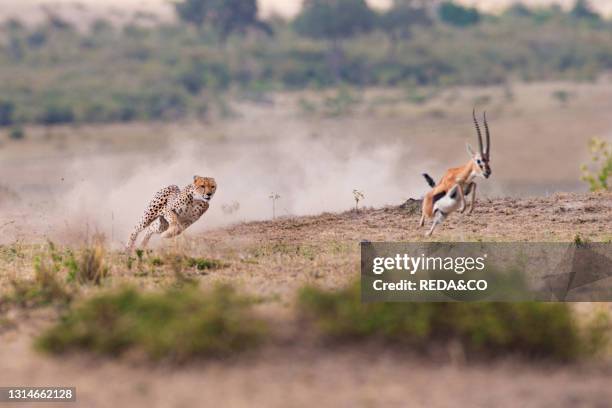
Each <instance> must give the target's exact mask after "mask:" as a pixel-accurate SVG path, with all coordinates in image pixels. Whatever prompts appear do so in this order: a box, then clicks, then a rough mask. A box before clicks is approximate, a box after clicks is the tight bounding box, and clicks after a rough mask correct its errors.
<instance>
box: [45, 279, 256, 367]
mask: <svg viewBox="0 0 612 408" xmlns="http://www.w3.org/2000/svg"><path fill="white" fill-rule="evenodd" d="M252 305H253V300H252V299H250V298H248V297H244V296H241V295H239V294H237V293H236V292H235V291H234V290H233V289H232V288H231V287H229V286H217V287H215V288H214V289H211V290H208V291H206V292H202V291H201V290H199V289H197V288H196V287H194V286H183V287H181V288H179V289H171V290H168V291H166V292H160V293H145V292H139V291H137V290H135V289H132V288H124V289H120V290H116V291H113V292H108V293H106V294H101V295H97V296H95V297H93V298H90V299H88V300H85V301H84V302H83V303H81V304H80V305H79V306H77V307H75V308H73V309H71V310H69V312H68V313H67V314H66V315H65V316H63V318H62V319H61V321H60V322H59V323H57V324H56V325H55V326H53V327H52V328H50V329H49V330H48V331H47V332H45V333H44V334H43V335H42V336H41V337H40V338H38V340H37V342H36V345H37V347H38V348H39V349H41V350H43V351H47V352H53V353H63V352H68V351H71V350H85V351H90V352H94V353H99V354H105V355H111V356H119V355H121V354H123V353H124V352H126V351H128V350H132V351H141V352H144V353H145V354H146V355H147V356H148V357H149V358H151V359H169V360H173V361H176V362H185V361H187V360H190V359H192V358H197V357H217V356H225V355H230V354H233V353H236V352H239V351H244V350H248V349H251V348H253V347H256V346H257V345H259V344H260V343H261V341H262V340H263V336H264V334H265V332H266V325H265V324H264V322H263V321H262V320H260V319H258V318H256V317H255V316H254V314H253V312H252V310H251V307H252Z"/></svg>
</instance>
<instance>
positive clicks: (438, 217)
mask: <svg viewBox="0 0 612 408" xmlns="http://www.w3.org/2000/svg"><path fill="white" fill-rule="evenodd" d="M445 218H446V216H445V215H444V214H443V213H442V212H441V211H436V213H435V214H434V218H433V222H432V223H431V228H430V229H429V231H427V233H426V234H425V236H427V237H430V236H431V234H433V232H434V230H435V229H436V227H437V226H438V225H439V224H442V222H444V219H445Z"/></svg>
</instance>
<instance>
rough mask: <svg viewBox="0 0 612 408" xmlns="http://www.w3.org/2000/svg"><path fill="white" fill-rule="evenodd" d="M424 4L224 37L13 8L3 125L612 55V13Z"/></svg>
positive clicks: (569, 64) (165, 116) (583, 70)
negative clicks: (449, 15)
mask: <svg viewBox="0 0 612 408" xmlns="http://www.w3.org/2000/svg"><path fill="white" fill-rule="evenodd" d="M194 1H195V0H194ZM198 1H199V0H198ZM219 1H220V3H216V0H206V1H205V2H204V3H205V5H206V7H221V6H223V7H229V9H231V8H232V7H240V8H241V7H244V10H243V11H240V12H239V13H237V14H235V15H236V16H239V15H243V17H242V18H241V21H242V20H244V21H247V20H248V21H251V22H253V20H252V19H251V20H249V18H247V17H245V16H247V15H251V16H252V8H253V5H252V3H251V2H249V1H247V2H235V3H234V2H233V0H232V1H230V0H223V1H222V0H219ZM179 4H187V3H186V2H183V3H179ZM420 4H422V2H421V1H418V0H397V1H396V2H394V6H393V8H392V9H391V10H390V11H388V12H386V13H384V14H383V15H381V16H378V15H377V14H376V13H374V12H373V11H372V10H370V9H369V8H368V6H367V4H366V3H365V2H364V1H363V0H333V1H323V0H312V1H308V2H307V7H306V8H305V9H304V12H303V13H301V14H300V15H299V16H298V17H297V18H296V20H295V21H294V23H293V24H289V23H286V22H283V21H280V20H276V21H275V22H274V28H275V30H276V32H277V34H278V35H276V36H274V37H270V38H263V37H261V36H250V37H248V38H240V37H236V38H233V39H232V42H231V44H228V45H227V46H225V47H220V46H219V45H218V44H217V43H218V41H219V39H220V37H221V35H222V31H223V30H221V29H220V28H219V27H217V28H215V27H214V26H213V25H211V24H212V22H211V23H210V24H209V23H208V21H206V22H205V23H203V27H202V29H200V30H193V29H191V27H188V26H187V24H180V23H177V24H167V23H163V24H162V23H159V24H158V25H154V24H152V25H147V26H145V25H139V24H138V21H137V20H135V21H133V22H130V23H129V24H126V25H125V26H124V27H123V28H122V29H118V28H116V27H113V26H112V25H111V24H110V23H109V22H107V21H104V20H99V21H96V22H94V23H92V26H91V27H90V29H89V30H84V31H78V30H72V29H63V28H58V27H56V26H54V25H53V24H51V23H50V22H48V21H46V22H44V23H42V24H39V25H36V26H25V25H23V24H21V23H19V22H18V21H12V22H7V23H5V24H4V33H5V42H4V47H2V49H0V95H1V101H0V126H15V125H26V124H31V123H35V124H42V125H47V126H53V125H64V124H72V123H108V122H129V121H151V120H177V119H183V118H198V119H199V118H202V117H205V116H206V115H210V114H211V113H212V114H215V113H219V114H220V115H228V114H231V111H232V110H231V104H230V103H228V101H231V100H232V99H231V98H232V97H235V96H236V95H244V94H245V93H247V94H251V93H252V91H253V90H255V89H258V90H262V89H263V90H266V92H269V91H272V90H283V89H301V88H305V87H312V88H321V87H329V86H338V85H344V84H347V85H350V86H354V87H360V86H399V87H402V88H411V87H415V86H418V85H427V86H428V87H436V86H451V85H491V84H502V83H505V82H507V81H508V80H509V79H512V80H514V79H522V80H526V81H535V80H594V79H596V78H597V77H598V76H599V75H600V74H601V73H604V72H608V71H609V70H610V69H612V42H610V41H609V39H610V33H611V32H612V26H611V25H609V24H607V23H605V22H604V21H603V20H600V21H599V22H598V23H597V24H593V23H592V20H589V19H585V18H575V17H572V16H571V15H570V14H569V13H568V12H565V11H563V10H562V9H560V8H558V7H545V8H537V9H526V8H520V9H519V8H515V10H518V11H515V15H514V16H512V15H510V14H508V13H506V14H504V15H502V16H501V17H495V18H493V17H490V18H483V19H481V21H480V24H479V25H478V27H473V28H468V29H465V28H463V27H461V28H455V27H453V26H448V25H441V24H429V23H430V22H429V19H428V17H427V13H425V11H424V9H423V8H422V7H421V6H419V5H420ZM194 7H195V6H194ZM229 9H228V10H229ZM219 10H221V9H219ZM241 10H242V9H241ZM466 10H468V9H466ZM521 10H522V11H521ZM241 13H242V14H241ZM516 15H521V16H523V17H521V18H517V17H516ZM227 24H230V25H229V26H228V27H230V28H228V29H229V30H234V28H232V27H234V26H232V24H234V23H227ZM253 24H259V22H258V21H255V22H253ZM243 27H244V26H243ZM247 27H250V26H248V25H247ZM417 27H418V28H417ZM296 29H297V32H296ZM219 30H221V31H219ZM236 30H237V31H240V29H238V28H236V29H235V30H234V31H232V32H236ZM300 34H302V35H303V36H300ZM304 37H307V38H304ZM226 92H227V93H230V94H231V96H230V97H228V96H227V95H224V93H226ZM258 92H259V91H258ZM259 94H260V97H258V100H260V101H265V100H266V98H265V95H264V94H265V92H259Z"/></svg>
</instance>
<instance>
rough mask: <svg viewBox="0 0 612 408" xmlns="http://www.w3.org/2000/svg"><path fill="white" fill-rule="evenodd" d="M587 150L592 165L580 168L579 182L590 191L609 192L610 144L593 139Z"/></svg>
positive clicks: (611, 163)
mask: <svg viewBox="0 0 612 408" xmlns="http://www.w3.org/2000/svg"><path fill="white" fill-rule="evenodd" d="M589 150H590V152H591V155H592V156H591V160H592V162H593V164H592V165H591V166H588V165H586V164H583V165H582V166H581V168H580V169H581V170H582V177H581V180H582V181H585V182H587V183H588V184H589V187H590V189H591V191H605V190H609V189H610V185H609V184H608V179H609V178H610V175H611V174H612V144H610V143H609V142H607V141H605V140H603V139H600V138H597V137H595V138H592V139H591V140H590V141H589Z"/></svg>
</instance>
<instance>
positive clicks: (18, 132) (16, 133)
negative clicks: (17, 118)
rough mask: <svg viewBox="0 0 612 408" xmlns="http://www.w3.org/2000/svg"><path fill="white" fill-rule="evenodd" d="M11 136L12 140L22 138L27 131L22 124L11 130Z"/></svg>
mask: <svg viewBox="0 0 612 408" xmlns="http://www.w3.org/2000/svg"><path fill="white" fill-rule="evenodd" d="M9 137H10V138H11V139H12V140H22V139H23V138H25V131H24V130H23V128H22V127H21V126H14V127H12V128H11V130H10V132H9Z"/></svg>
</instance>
